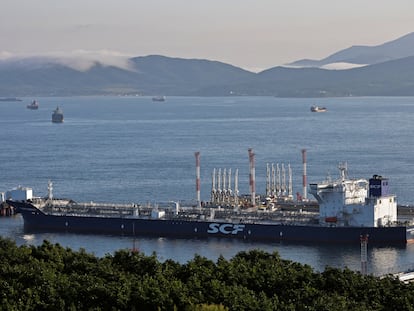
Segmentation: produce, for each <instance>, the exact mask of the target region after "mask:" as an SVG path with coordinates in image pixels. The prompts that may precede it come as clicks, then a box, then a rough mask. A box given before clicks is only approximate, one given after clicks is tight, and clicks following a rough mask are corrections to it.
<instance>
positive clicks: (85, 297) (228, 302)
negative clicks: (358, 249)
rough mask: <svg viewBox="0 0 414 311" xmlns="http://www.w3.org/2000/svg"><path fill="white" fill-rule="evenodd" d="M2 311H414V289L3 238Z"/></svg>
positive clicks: (262, 255)
mask: <svg viewBox="0 0 414 311" xmlns="http://www.w3.org/2000/svg"><path fill="white" fill-rule="evenodd" d="M0 261H1V265H0V310H36V311H38V310H185V311H192V310H197V311H216V310H217V311H224V310H237V311H239V310H318V311H321V310H322V311H323V310H396V309H398V310H414V285H412V284H404V283H402V282H400V281H399V280H398V279H396V278H394V277H392V276H388V277H385V278H377V277H374V276H364V275H361V274H360V273H358V272H353V271H351V270H349V269H344V270H340V269H334V268H330V267H327V268H326V269H325V271H323V272H321V273H319V272H315V271H313V269H312V268H311V267H310V266H308V265H301V264H298V263H295V262H292V261H289V260H283V259H282V258H280V256H279V255H278V253H276V252H274V253H272V254H269V253H266V252H264V251H260V250H252V251H248V252H240V253H238V254H237V255H235V256H234V257H233V258H231V259H230V260H226V259H225V258H223V257H222V256H221V257H219V258H218V259H217V261H216V262H214V261H211V260H209V259H207V258H204V257H201V256H198V255H195V256H194V258H193V259H192V260H190V261H188V262H187V263H185V264H179V263H177V262H175V261H173V260H166V261H164V262H160V261H159V260H158V259H157V257H156V254H152V255H150V256H146V255H144V254H142V253H139V252H132V251H129V250H120V251H117V252H116V253H115V254H114V255H106V256H104V257H101V258H99V257H96V256H94V255H92V254H88V253H87V252H86V251H85V250H83V249H81V250H79V251H73V250H71V249H69V248H63V247H62V246H60V245H58V244H55V245H53V244H51V243H50V242H47V241H44V242H43V244H42V245H40V246H19V247H18V246H16V244H15V243H14V242H13V241H11V240H8V239H2V238H0Z"/></svg>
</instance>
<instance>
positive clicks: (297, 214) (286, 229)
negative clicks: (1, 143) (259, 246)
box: [7, 165, 414, 245]
mask: <svg viewBox="0 0 414 311" xmlns="http://www.w3.org/2000/svg"><path fill="white" fill-rule="evenodd" d="M339 168H340V172H341V176H340V178H339V179H338V180H336V181H331V180H328V181H325V182H322V183H313V184H310V193H311V194H313V195H314V196H315V198H316V199H317V201H318V203H319V212H315V211H310V210H309V211H307V210H306V209H305V208H304V209H300V208H294V204H292V206H291V207H292V208H289V209H284V208H280V207H279V208H278V207H276V208H267V209H259V208H257V207H255V206H254V205H253V206H250V207H243V206H231V207H219V206H203V205H197V204H195V205H192V206H191V205H190V206H181V204H180V203H178V202H174V203H173V204H165V205H164V206H162V205H155V206H148V205H140V204H114V203H93V202H88V203H77V202H75V201H73V200H70V199H56V198H54V197H53V194H52V185H51V183H50V184H49V194H48V196H47V197H44V198H36V197H34V198H31V199H28V200H8V201H7V203H8V204H10V205H12V206H13V207H15V209H16V210H17V211H19V212H20V213H21V214H22V215H23V219H24V226H25V229H26V230H35V231H36V230H41V231H67V232H85V233H86V232H89V233H105V234H116V235H132V236H138V235H152V236H159V237H186V238H207V237H221V238H232V239H242V240H260V241H273V242H283V241H287V242H311V243H354V244H358V243H360V239H361V237H369V243H370V244H384V245H394V244H406V243H407V241H408V240H412V239H413V237H414V235H412V231H413V230H414V227H413V226H412V224H411V223H410V224H408V223H405V224H402V223H399V222H398V220H397V201H396V197H395V195H392V194H389V193H388V189H389V188H388V179H386V178H383V177H381V176H378V175H374V176H373V177H372V178H370V179H369V181H367V180H365V179H357V180H355V179H349V178H347V174H346V172H347V169H346V166H344V165H340V167H339ZM275 206H277V205H275ZM413 234H414V233H413Z"/></svg>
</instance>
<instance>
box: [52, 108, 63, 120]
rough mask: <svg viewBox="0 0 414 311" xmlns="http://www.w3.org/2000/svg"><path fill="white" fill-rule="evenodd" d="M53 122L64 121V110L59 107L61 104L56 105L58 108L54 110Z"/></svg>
mask: <svg viewBox="0 0 414 311" xmlns="http://www.w3.org/2000/svg"><path fill="white" fill-rule="evenodd" d="M52 122H53V123H62V122H63V112H62V110H61V109H60V108H59V106H58V107H56V109H55V110H54V111H53V114H52Z"/></svg>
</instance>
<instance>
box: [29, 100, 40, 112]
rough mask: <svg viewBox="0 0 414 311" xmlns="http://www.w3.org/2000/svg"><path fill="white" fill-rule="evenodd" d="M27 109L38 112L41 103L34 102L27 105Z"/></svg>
mask: <svg viewBox="0 0 414 311" xmlns="http://www.w3.org/2000/svg"><path fill="white" fill-rule="evenodd" d="M26 107H27V109H31V110H37V109H39V103H38V102H37V101H36V100H34V101H32V102H31V103H30V104H29V105H27V106H26Z"/></svg>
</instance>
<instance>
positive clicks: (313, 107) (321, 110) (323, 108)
mask: <svg viewBox="0 0 414 311" xmlns="http://www.w3.org/2000/svg"><path fill="white" fill-rule="evenodd" d="M311 111H312V112H326V111H328V109H327V108H326V107H319V106H312V107H311Z"/></svg>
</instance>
